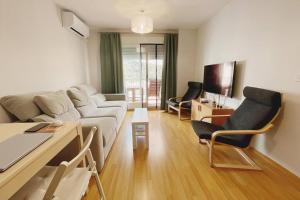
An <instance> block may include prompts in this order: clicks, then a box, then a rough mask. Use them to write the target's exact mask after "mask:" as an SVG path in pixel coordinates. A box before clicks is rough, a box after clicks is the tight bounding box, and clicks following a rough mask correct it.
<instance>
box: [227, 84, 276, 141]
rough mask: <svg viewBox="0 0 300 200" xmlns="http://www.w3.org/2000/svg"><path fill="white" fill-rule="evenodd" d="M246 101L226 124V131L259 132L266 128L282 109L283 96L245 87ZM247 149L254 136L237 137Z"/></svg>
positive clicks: (273, 92)
mask: <svg viewBox="0 0 300 200" xmlns="http://www.w3.org/2000/svg"><path fill="white" fill-rule="evenodd" d="M243 93H244V96H245V97H246V99H245V100H244V101H243V102H242V104H241V105H240V106H239V107H238V108H237V109H236V110H235V112H234V113H233V114H232V115H231V116H230V118H229V119H228V120H227V121H226V122H225V123H224V125H223V127H224V129H226V130H258V129H260V128H263V127H264V126H266V125H267V124H268V123H269V122H270V121H271V120H272V119H273V118H274V116H275V115H276V114H277V112H278V110H279V109H280V107H281V94H280V93H279V92H275V91H270V90H265V89H260V88H254V87H245V88H244V91H243ZM231 137H238V139H239V141H240V142H241V143H243V145H242V146H244V147H246V146H248V145H249V144H250V141H251V138H252V135H236V136H231Z"/></svg>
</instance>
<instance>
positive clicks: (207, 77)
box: [203, 62, 236, 97]
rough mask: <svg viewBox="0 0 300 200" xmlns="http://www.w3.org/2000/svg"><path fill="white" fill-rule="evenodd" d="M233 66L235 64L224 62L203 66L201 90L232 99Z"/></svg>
mask: <svg viewBox="0 0 300 200" xmlns="http://www.w3.org/2000/svg"><path fill="white" fill-rule="evenodd" d="M235 65H236V62H226V63H223V64H214V65H206V66H204V77H203V90H204V91H206V92H209V93H215V94H220V95H224V96H227V97H232V96H233V91H232V90H233V82H234V69H235Z"/></svg>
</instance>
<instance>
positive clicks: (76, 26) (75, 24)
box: [62, 11, 90, 38]
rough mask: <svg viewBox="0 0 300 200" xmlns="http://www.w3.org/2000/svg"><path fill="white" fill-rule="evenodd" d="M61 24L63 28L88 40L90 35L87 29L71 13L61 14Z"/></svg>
mask: <svg viewBox="0 0 300 200" xmlns="http://www.w3.org/2000/svg"><path fill="white" fill-rule="evenodd" d="M62 23H63V27H65V28H67V29H70V30H71V31H73V32H75V33H76V34H77V35H79V36H81V37H84V38H88V37H89V35H90V30H89V27H88V26H87V25H86V24H85V23H84V22H82V21H81V20H80V19H79V18H78V17H77V16H76V15H75V14H74V13H72V12H69V11H64V12H62Z"/></svg>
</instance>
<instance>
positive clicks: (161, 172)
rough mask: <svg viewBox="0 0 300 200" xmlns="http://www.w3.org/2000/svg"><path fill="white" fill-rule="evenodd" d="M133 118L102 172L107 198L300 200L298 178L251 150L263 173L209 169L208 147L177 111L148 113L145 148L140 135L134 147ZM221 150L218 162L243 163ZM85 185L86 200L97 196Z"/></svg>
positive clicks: (91, 187)
mask: <svg viewBox="0 0 300 200" xmlns="http://www.w3.org/2000/svg"><path fill="white" fill-rule="evenodd" d="M131 117H132V112H129V113H128V114H127V116H126V119H125V121H124V124H123V126H122V128H121V130H120V133H119V135H118V137H117V140H116V141H115V144H114V146H113V149H112V151H111V153H110V155H109V158H108V160H107V161H106V165H105V167H104V170H103V171H102V173H101V181H102V184H103V187H104V190H105V193H106V196H107V199H108V200H177V199H178V200H200V199H201V200H202V199H217V200H222V199H228V200H232V199H236V200H243V199H245V200H247V199H250V200H252V199H276V200H280V199H284V200H286V199H300V179H299V178H298V177H296V176H294V175H293V174H291V173H290V172H288V171H287V170H285V169H284V168H282V167H281V166H279V165H277V164H276V163H275V162H273V161H272V160H270V159H268V158H266V157H265V156H263V155H262V154H260V153H258V152H256V151H255V150H253V149H249V150H248V151H247V154H248V155H249V156H250V157H251V158H253V159H254V161H255V162H256V163H257V164H258V165H259V166H260V167H261V168H262V169H263V171H261V172H259V171H240V170H230V169H213V168H211V167H209V163H208V149H207V147H206V146H205V145H201V144H199V142H198V138H197V137H196V135H195V134H194V132H193V129H192V127H191V123H190V121H179V120H178V118H177V115H172V114H167V113H164V112H161V111H150V112H149V117H150V145H149V150H146V148H145V144H144V139H143V138H139V139H138V148H137V150H135V151H133V150H132V139H131V124H130V119H131ZM225 148H226V149H225V150H226V151H224V147H218V150H217V151H216V152H217V154H218V155H217V156H216V159H217V160H219V161H226V162H231V163H241V159H240V158H239V156H238V154H237V153H236V152H235V151H234V150H232V149H230V148H228V147H225ZM233 160H235V161H234V162H233ZM89 188H90V189H89V192H88V193H87V196H86V197H85V198H84V200H93V199H97V190H96V185H95V183H94V182H93V181H91V183H90V187H89Z"/></svg>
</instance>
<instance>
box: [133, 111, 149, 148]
mask: <svg viewBox="0 0 300 200" xmlns="http://www.w3.org/2000/svg"><path fill="white" fill-rule="evenodd" d="M131 125H132V144H133V149H136V147H137V143H136V139H137V137H138V136H143V137H145V140H146V147H147V149H148V148H149V119H148V110H147V108H135V109H134V113H133V117H132V121H131Z"/></svg>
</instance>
